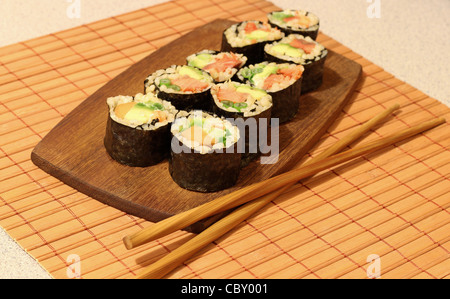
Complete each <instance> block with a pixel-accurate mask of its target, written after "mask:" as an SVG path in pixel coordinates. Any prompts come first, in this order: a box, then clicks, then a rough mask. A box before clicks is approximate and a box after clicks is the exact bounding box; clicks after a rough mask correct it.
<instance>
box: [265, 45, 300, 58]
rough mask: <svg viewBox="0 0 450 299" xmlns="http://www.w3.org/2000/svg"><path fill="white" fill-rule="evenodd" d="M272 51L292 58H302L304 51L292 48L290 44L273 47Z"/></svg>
mask: <svg viewBox="0 0 450 299" xmlns="http://www.w3.org/2000/svg"><path fill="white" fill-rule="evenodd" d="M272 50H273V51H274V52H278V53H280V54H283V55H287V56H291V57H301V56H302V54H303V51H302V50H301V49H298V48H295V47H292V46H291V45H289V44H283V43H281V44H277V45H275V46H273V47H272Z"/></svg>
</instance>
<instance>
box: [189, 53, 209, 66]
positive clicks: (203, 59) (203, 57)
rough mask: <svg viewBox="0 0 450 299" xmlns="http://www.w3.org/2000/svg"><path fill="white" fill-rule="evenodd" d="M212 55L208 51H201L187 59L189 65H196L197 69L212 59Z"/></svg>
mask: <svg viewBox="0 0 450 299" xmlns="http://www.w3.org/2000/svg"><path fill="white" fill-rule="evenodd" d="M212 58H213V57H212V55H211V54H208V53H202V54H199V55H197V56H195V57H194V59H192V60H191V61H189V64H188V65H189V66H193V67H198V68H199V69H202V68H204V67H205V66H207V65H208V64H210V62H211V61H212Z"/></svg>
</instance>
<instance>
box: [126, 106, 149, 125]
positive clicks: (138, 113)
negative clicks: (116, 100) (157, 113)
mask: <svg viewBox="0 0 450 299" xmlns="http://www.w3.org/2000/svg"><path fill="white" fill-rule="evenodd" d="M153 114H154V109H151V108H150V107H148V106H147V105H145V104H143V103H137V104H136V105H134V106H133V107H131V109H130V110H129V111H128V113H127V114H125V119H128V120H136V121H139V122H141V123H147V122H148V121H149V120H150V119H151V118H152V116H153Z"/></svg>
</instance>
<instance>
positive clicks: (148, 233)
mask: <svg viewBox="0 0 450 299" xmlns="http://www.w3.org/2000/svg"><path fill="white" fill-rule="evenodd" d="M443 122H445V120H444V119H437V120H432V121H429V122H426V123H422V124H420V125H418V126H415V127H413V128H410V129H407V130H404V131H402V132H400V133H396V134H393V135H391V136H389V137H385V138H382V139H381V140H376V141H374V142H371V143H370V144H367V145H365V146H360V147H357V148H354V149H352V150H349V151H346V152H344V153H341V154H338V155H334V156H332V157H329V158H326V159H323V160H321V161H319V162H316V163H313V164H310V165H307V166H303V167H300V168H298V169H294V170H291V171H288V172H286V173H284V174H281V175H278V176H275V177H272V178H270V179H268V180H266V181H263V182H259V183H255V184H253V185H250V186H247V187H244V188H241V189H240V190H238V191H235V192H233V193H230V194H227V195H225V196H222V197H220V198H217V199H215V200H213V201H210V202H208V203H205V204H203V205H201V206H198V207H196V208H193V209H191V210H188V211H185V212H183V213H180V214H178V215H175V216H172V217H170V218H167V219H164V220H162V221H160V222H158V223H156V224H155V225H153V226H151V227H148V228H146V229H144V230H142V231H140V232H137V233H135V234H133V235H132V236H128V237H125V238H124V240H123V241H124V243H125V246H126V247H127V248H133V247H136V246H139V245H142V244H144V243H146V242H149V241H152V240H155V239H158V238H160V237H163V236H165V235H168V234H170V233H172V232H174V231H177V230H180V229H183V228H185V227H188V226H189V225H191V224H193V223H195V222H198V221H200V220H202V219H205V218H207V217H210V216H212V215H214V214H217V213H219V212H223V211H226V210H229V209H232V208H235V207H237V206H240V205H242V204H245V203H247V202H249V201H251V200H254V199H256V198H258V197H261V196H263V195H265V194H268V193H271V192H273V191H275V190H278V189H280V188H282V187H284V186H286V185H288V184H291V183H294V182H297V181H299V180H301V179H303V178H306V177H309V176H311V175H314V174H316V173H318V172H320V171H323V170H325V169H328V168H330V167H333V166H336V165H339V164H342V163H344V162H346V161H349V160H351V159H354V158H356V157H359V156H362V155H365V154H368V153H371V152H374V151H376V150H379V149H381V148H383V147H386V146H388V145H391V144H393V143H395V142H398V141H400V140H403V139H405V138H408V137H410V136H413V135H415V134H417V133H418V132H422V131H424V130H428V129H430V128H432V127H435V126H436V125H439V124H442V123H443Z"/></svg>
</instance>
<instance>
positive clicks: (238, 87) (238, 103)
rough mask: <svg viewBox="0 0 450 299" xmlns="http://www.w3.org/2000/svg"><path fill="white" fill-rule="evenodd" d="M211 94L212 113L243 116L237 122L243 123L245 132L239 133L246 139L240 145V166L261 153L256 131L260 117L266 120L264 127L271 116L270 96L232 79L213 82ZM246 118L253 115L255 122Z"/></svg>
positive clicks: (230, 116) (227, 116)
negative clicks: (241, 145)
mask: <svg viewBox="0 0 450 299" xmlns="http://www.w3.org/2000/svg"><path fill="white" fill-rule="evenodd" d="M211 94H212V96H213V99H214V106H213V111H214V113H215V114H217V115H218V116H223V117H225V118H227V119H233V120H235V121H237V120H239V119H242V120H243V122H241V123H240V124H242V125H244V124H245V129H243V128H242V127H240V131H241V134H244V133H245V136H243V135H241V138H243V140H245V148H244V149H240V150H241V152H242V167H245V166H247V165H248V163H250V162H251V161H253V160H255V159H256V158H257V157H258V156H259V155H260V150H259V146H258V134H259V133H260V130H261V129H262V128H263V127H262V126H261V125H260V120H261V119H265V120H266V122H265V127H266V129H267V127H268V126H267V124H268V123H269V120H270V118H271V111H272V96H271V95H269V94H268V93H267V92H266V91H265V90H263V89H259V88H256V87H252V86H250V85H248V84H243V83H239V82H232V81H228V82H225V83H221V84H217V85H215V86H214V87H213V88H212V89H211ZM249 118H252V119H254V122H252V121H249V122H247V120H248V119H249ZM236 123H237V122H236ZM238 127H239V124H238Z"/></svg>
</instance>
